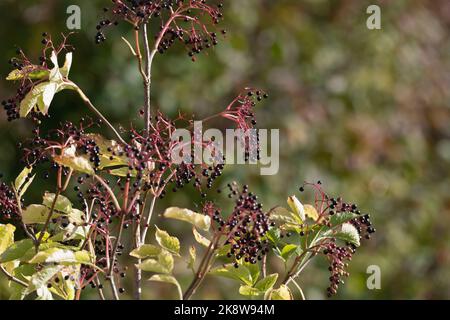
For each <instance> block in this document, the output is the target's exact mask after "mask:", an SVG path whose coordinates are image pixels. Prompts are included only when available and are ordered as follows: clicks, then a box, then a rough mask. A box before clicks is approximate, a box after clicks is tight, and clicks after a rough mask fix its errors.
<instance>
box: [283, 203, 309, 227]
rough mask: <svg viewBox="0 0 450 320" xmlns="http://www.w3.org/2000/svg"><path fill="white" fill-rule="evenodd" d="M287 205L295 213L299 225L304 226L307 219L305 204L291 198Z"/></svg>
mask: <svg viewBox="0 0 450 320" xmlns="http://www.w3.org/2000/svg"><path fill="white" fill-rule="evenodd" d="M287 203H288V205H289V207H290V208H291V210H292V211H294V219H296V220H297V222H298V223H299V224H302V223H303V221H305V219H306V216H305V208H304V207H303V204H302V203H301V202H300V201H299V200H298V199H297V197H296V196H290V197H289V198H288V200H287Z"/></svg>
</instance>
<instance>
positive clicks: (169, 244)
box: [155, 227, 180, 254]
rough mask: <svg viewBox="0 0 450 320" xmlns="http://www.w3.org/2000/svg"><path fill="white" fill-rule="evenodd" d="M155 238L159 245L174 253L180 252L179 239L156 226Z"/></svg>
mask: <svg viewBox="0 0 450 320" xmlns="http://www.w3.org/2000/svg"><path fill="white" fill-rule="evenodd" d="M155 238H156V241H157V242H158V243H159V245H160V246H161V247H163V248H165V249H167V250H169V251H170V252H172V253H175V254H179V253H180V240H178V238H176V237H172V236H171V235H169V234H168V233H167V231H164V230H160V229H159V228H158V227H156V232H155Z"/></svg>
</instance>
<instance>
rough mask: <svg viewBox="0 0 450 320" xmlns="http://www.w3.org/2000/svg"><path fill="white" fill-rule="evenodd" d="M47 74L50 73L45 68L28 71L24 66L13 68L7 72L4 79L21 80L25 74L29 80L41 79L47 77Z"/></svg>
mask: <svg viewBox="0 0 450 320" xmlns="http://www.w3.org/2000/svg"><path fill="white" fill-rule="evenodd" d="M32 68H39V67H38V66H32ZM49 74H50V71H48V70H45V69H35V70H33V71H30V69H26V68H25V69H22V70H19V69H15V70H13V71H11V72H10V73H9V74H8V77H6V80H8V81H16V80H21V79H23V78H24V77H25V76H27V77H28V78H30V79H31V80H41V79H44V78H46V77H48V76H49Z"/></svg>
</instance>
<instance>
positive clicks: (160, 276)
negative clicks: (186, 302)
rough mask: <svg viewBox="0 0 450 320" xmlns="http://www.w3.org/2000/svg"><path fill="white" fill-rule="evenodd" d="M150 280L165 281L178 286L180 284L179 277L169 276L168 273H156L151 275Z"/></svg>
mask: <svg viewBox="0 0 450 320" xmlns="http://www.w3.org/2000/svg"><path fill="white" fill-rule="evenodd" d="M148 281H155V282H165V283H170V284H173V285H175V286H177V287H178V286H179V283H178V281H177V279H175V277H173V276H169V275H167V274H155V275H153V276H151V278H150V279H148Z"/></svg>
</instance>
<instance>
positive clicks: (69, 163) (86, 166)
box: [53, 145, 95, 174]
mask: <svg viewBox="0 0 450 320" xmlns="http://www.w3.org/2000/svg"><path fill="white" fill-rule="evenodd" d="M75 151H76V148H75V145H72V146H70V147H69V148H66V149H64V150H63V151H62V154H61V155H57V156H54V157H53V161H55V162H56V163H57V164H59V165H62V166H64V167H68V168H71V169H73V170H75V171H78V172H82V173H87V174H94V173H95V171H94V168H93V167H92V165H91V163H90V162H89V160H88V159H86V158H84V157H80V156H76V155H75Z"/></svg>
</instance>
